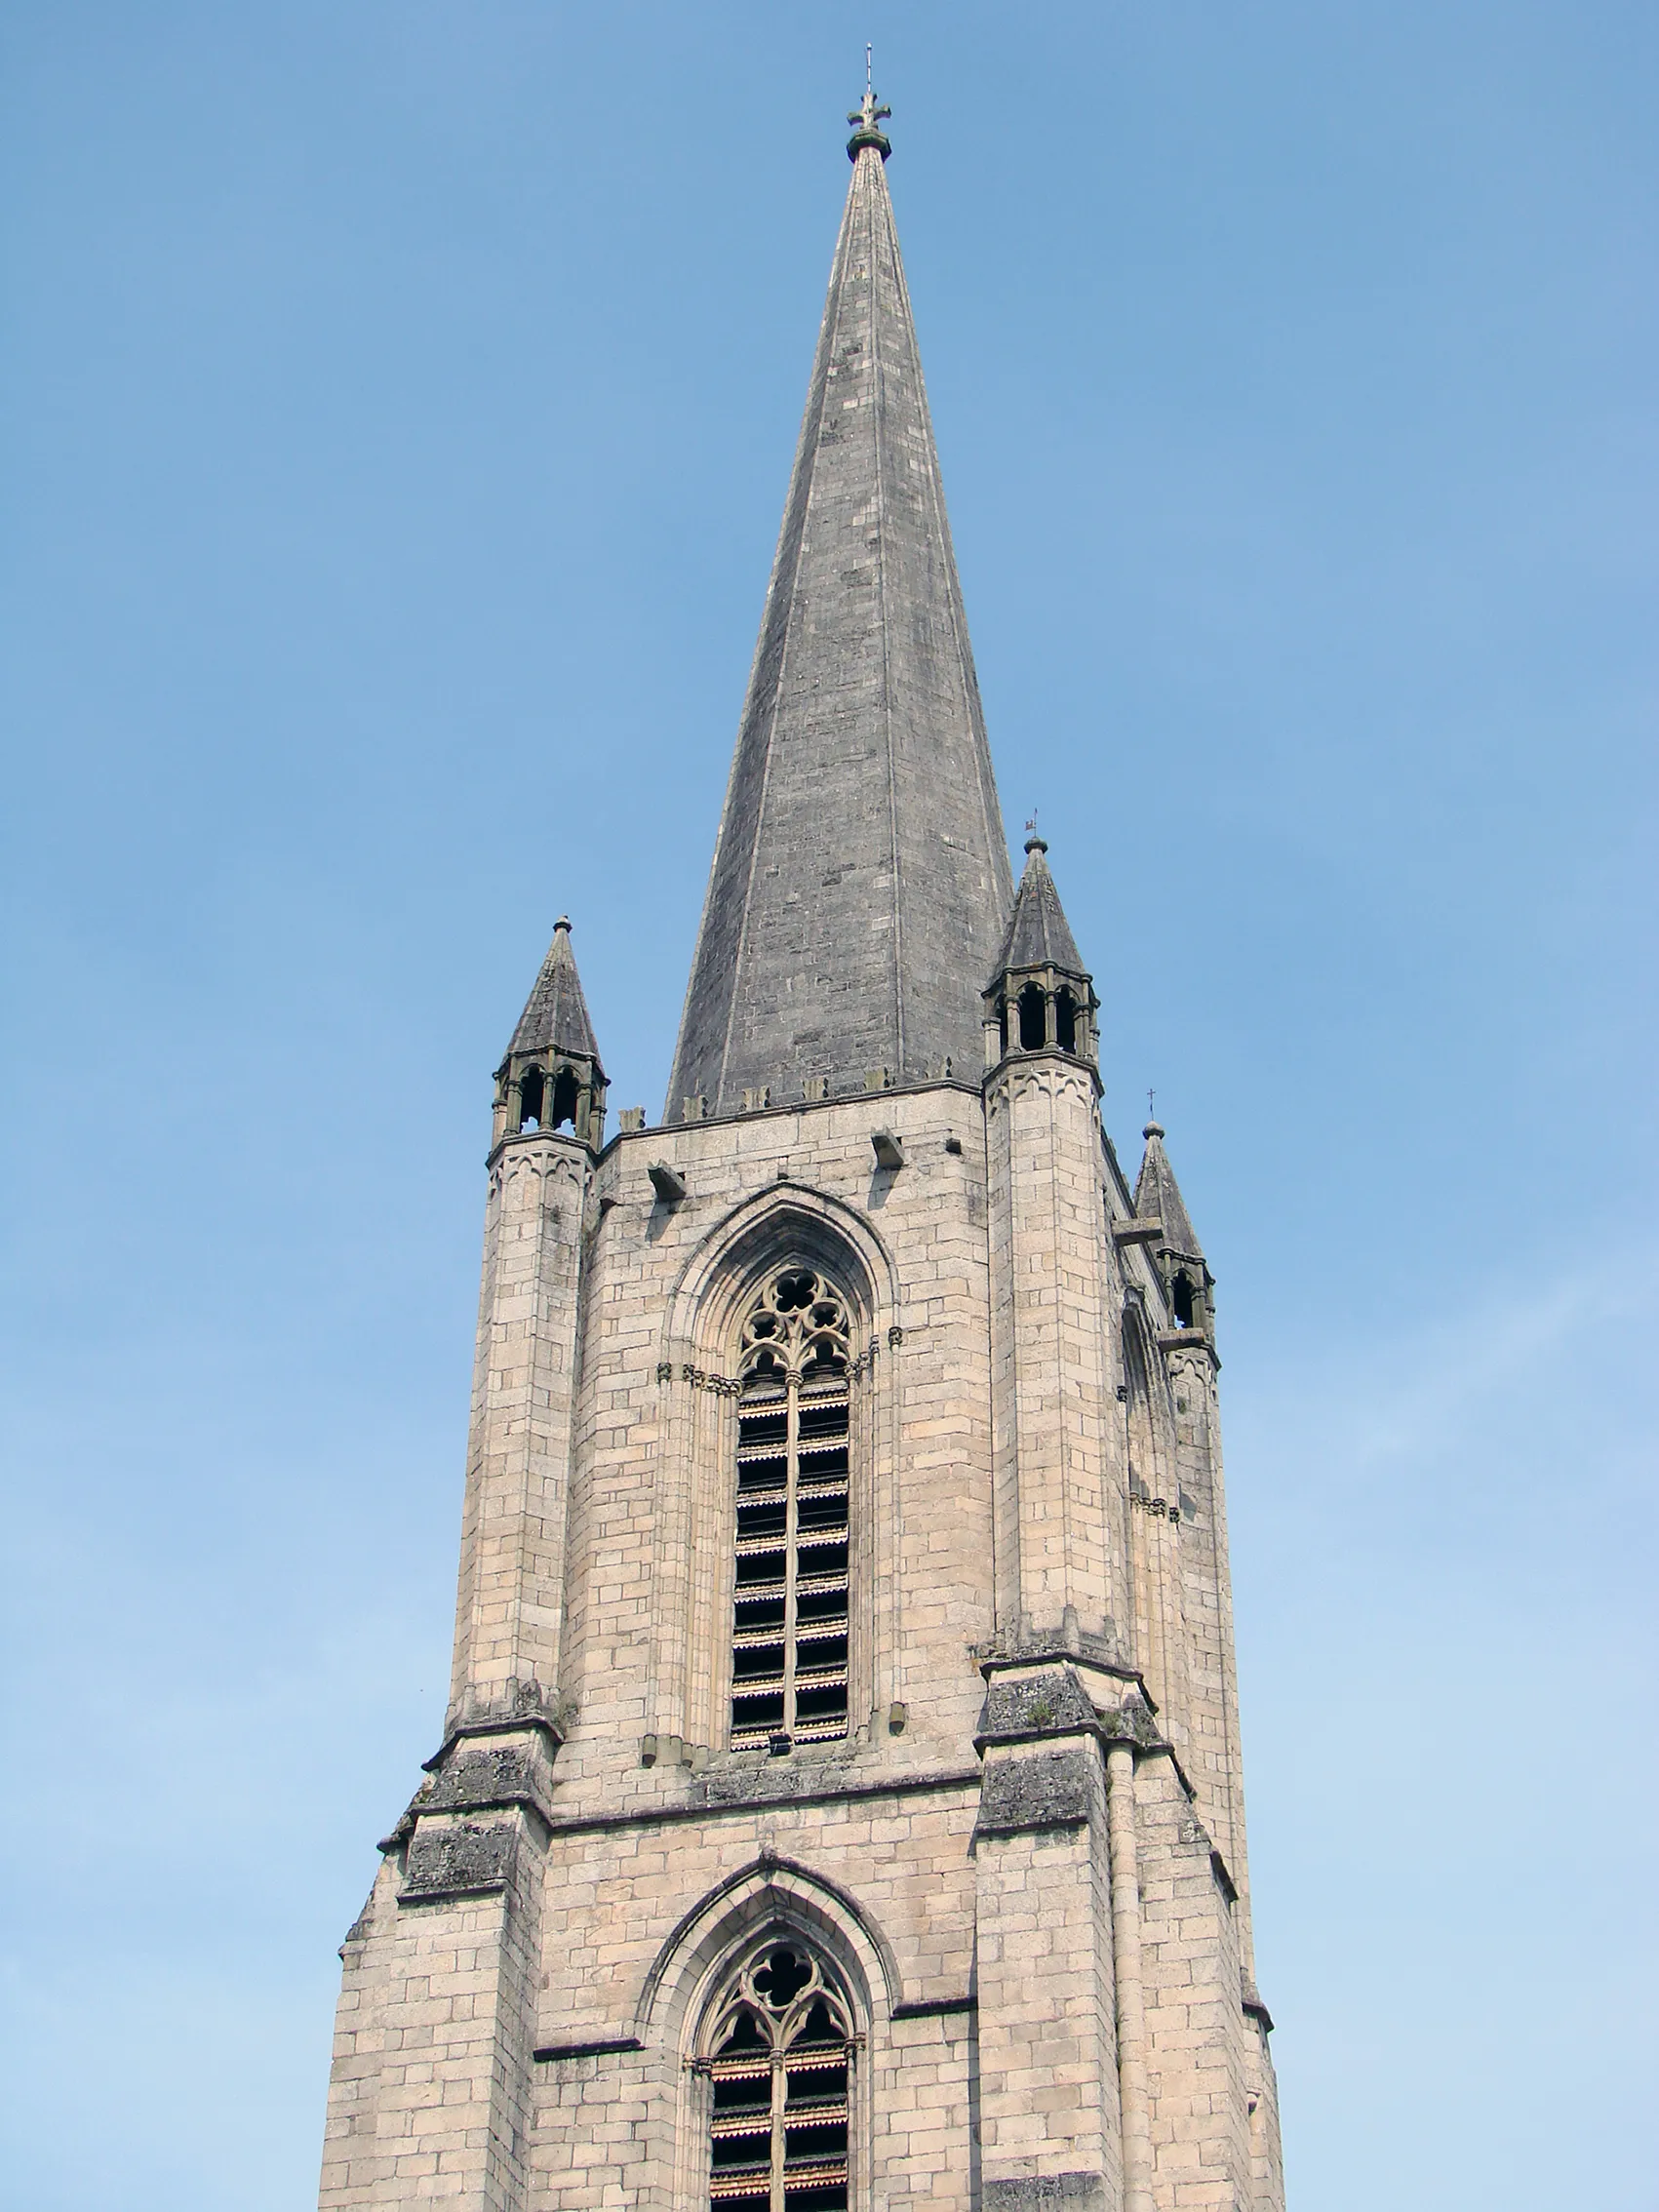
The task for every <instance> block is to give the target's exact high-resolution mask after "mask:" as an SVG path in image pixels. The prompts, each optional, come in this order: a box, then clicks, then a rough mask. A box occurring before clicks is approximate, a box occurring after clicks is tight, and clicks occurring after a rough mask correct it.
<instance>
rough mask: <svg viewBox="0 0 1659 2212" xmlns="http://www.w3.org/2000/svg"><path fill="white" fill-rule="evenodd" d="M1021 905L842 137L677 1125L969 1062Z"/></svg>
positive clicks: (880, 279)
mask: <svg viewBox="0 0 1659 2212" xmlns="http://www.w3.org/2000/svg"><path fill="white" fill-rule="evenodd" d="M1012 890H1013V883H1012V877H1011V874H1010V871H1009V868H1008V859H1007V843H1006V840H1005V838H1004V834H1003V824H1002V814H1001V811H1000V810H999V808H998V805H997V791H996V785H995V783H994V782H993V780H992V774H991V756H990V749H989V747H988V745H987V743H986V738H985V724H984V717H983V715H982V713H981V711H980V704H979V688H978V683H977V681H976V679H975V676H974V672H973V657H972V654H971V652H970V651H969V648H968V625H967V621H966V619H965V616H964V613H963V606H962V591H961V586H960V585H959V583H958V580H957V573H956V560H955V556H954V555H953V553H952V551H951V539H950V531H949V528H948V526H947V524H946V521H945V501H944V492H943V488H942V485H941V483H940V478H939V464H938V456H937V454H936V453H935V451H934V446H933V432H932V425H931V423H930V421H929V419H928V399H927V393H926V391H925V390H924V387H923V382H922V364H921V360H920V357H919V355H918V353H917V348H916V333H915V328H914V326H913V324H912V321H911V313H910V298H909V295H908V292H907V290H906V287H905V281H904V269H903V266H902V264H901V262H900V259H899V252H898V240H897V236H896V233H895V232H894V229H893V218H892V205H891V202H890V201H889V197H888V186H887V178H886V176H885V174H884V171H883V166H882V154H881V151H880V148H879V147H878V146H876V145H874V144H872V143H868V142H859V141H855V151H854V160H853V168H852V180H851V185H850V187H849V193H848V200H847V210H846V214H845V216H844V217H843V220H842V226H841V236H840V239H839V242H838V243H837V246H836V252H835V262H834V266H833V268H832V270H831V273H830V284H829V296H828V299H827V301H826V304H825V308H824V319H823V325H822V328H821V330H820V332H819V335H818V349H817V356H816V358H815V360H814V362H813V365H812V377H811V384H810V389H809V391H808V395H807V412H806V415H805V418H804V420H803V422H802V426H801V437H800V443H799V445H798V447H797V449H796V454H795V470H794V475H793V477H792V479H791V482H790V487H789V496H788V500H787V503H786V505H785V508H784V514H783V527H782V531H781V533H780V534H779V537H778V543H777V554H776V558H775V560H774V562H773V565H772V573H771V582H770V587H769V590H768V594H767V604H766V612H765V613H764V615H763V617H762V621H761V634H760V640H759V643H758V644H757V646H756V649H755V658H754V664H753V667H752V669H751V672H750V676H749V690H748V695H747V698H746V699H745V701H744V706H743V715H742V721H741V723H740V725H739V727H738V733H737V746H736V752H735V755H734V757H733V760H732V764H731V781H730V783H729V785H728V787H727V794H726V808H725V811H724V813H723V815H722V817H721V824H720V835H719V838H718V841H717V843H716V846H715V853H714V866H713V869H712V871H711V873H710V877H709V886H708V893H707V897H706V899H705V902H704V906H703V915H702V924H701V928H700V929H699V931H698V935H697V948H696V954H695V957H694V959H693V961H692V965H691V983H690V987H689V989H688V991H687V994H686V1007H685V1012H684V1014H683V1016H682V1019H681V1024H680V1041H679V1046H678V1048H677V1050H676V1053H675V1061H674V1073H673V1077H672V1079H671V1081H670V1085H669V1094H668V1114H669V1118H670V1119H678V1117H679V1114H680V1102H681V1100H682V1098H684V1097H686V1096H689V1095H694V1094H695V1093H697V1092H701V1093H703V1094H704V1095H705V1096H706V1097H707V1099H708V1101H709V1107H710V1110H711V1112H714V1113H731V1112H733V1111H735V1110H736V1109H737V1108H738V1107H739V1105H740V1103H741V1095H742V1092H743V1091H744V1090H745V1089H752V1088H755V1087H758V1086H762V1085H770V1086H773V1094H774V1096H777V1097H779V1098H790V1097H793V1098H799V1097H800V1096H801V1086H802V1083H803V1081H804V1080H805V1079H806V1078H808V1077H810V1076H823V1077H827V1078H828V1079H829V1082H830V1087H831V1089H832V1090H834V1089H839V1088H841V1087H843V1086H856V1085H858V1084H860V1083H861V1082H862V1080H863V1077H864V1075H865V1073H866V1071H867V1070H869V1069H872V1068H877V1067H885V1068H887V1069H888V1070H889V1072H890V1075H891V1077H892V1080H894V1081H895V1082H897V1081H917V1080H921V1079H924V1078H926V1077H928V1076H929V1075H934V1074H936V1073H937V1072H938V1070H939V1067H940V1064H941V1062H942V1061H943V1060H944V1058H945V1057H946V1055H947V1054H948V1055H950V1056H951V1057H952V1058H953V1060H954V1063H955V1066H956V1067H957V1069H958V1070H959V1071H962V1070H969V1071H972V1070H976V1069H977V1068H978V1066H979V1063H980V1057H981V1050H982V1046H981V1030H980V1018H981V1008H980V999H979V994H980V991H981V988H982V987H983V983H984V979H985V976H986V974H987V973H988V971H989V969H990V966H991V962H992V961H993V959H994V958H995V957H996V951H997V943H998V939H999V937H1000V935H1001V933H1002V925H1003V918H1004V916H1005V915H1006V914H1007V909H1008V900H1009V898H1010V896H1011V894H1012Z"/></svg>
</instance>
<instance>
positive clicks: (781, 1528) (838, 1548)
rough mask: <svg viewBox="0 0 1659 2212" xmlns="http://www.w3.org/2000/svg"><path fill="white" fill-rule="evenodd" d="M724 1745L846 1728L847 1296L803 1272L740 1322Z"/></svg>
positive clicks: (778, 1741)
mask: <svg viewBox="0 0 1659 2212" xmlns="http://www.w3.org/2000/svg"><path fill="white" fill-rule="evenodd" d="M739 1372H740V1384H739V1389H740V1396H739V1399H738V1403H737V1570H736V1576H735V1581H734V1585H733V1594H732V1605H731V1613H732V1620H731V1747H732V1749H733V1750H734V1751H751V1750H758V1749H760V1748H761V1747H763V1746H770V1747H771V1748H773V1749H775V1750H787V1749H788V1748H789V1745H790V1744H792V1743H815V1742H821V1741H824V1740H825V1739H827V1738H829V1737H833V1736H845V1735H846V1733H847V1630H848V1609H847V1600H848V1557H847V1544H848V1522H847V1507H848V1473H849V1470H848V1445H849V1424H850V1417H851V1395H850V1393H851V1372H850V1361H849V1351H848V1320H847V1305H846V1301H845V1300H844V1299H843V1297H842V1295H841V1293H840V1291H839V1290H837V1289H836V1288H835V1286H834V1285H833V1284H831V1283H829V1282H827V1281H826V1280H825V1278H824V1277H823V1276H821V1275H818V1274H816V1273H815V1272H814V1271H813V1270H812V1269H811V1268H809V1267H788V1268H784V1269H783V1270H781V1271H780V1272H779V1273H778V1274H776V1275H774V1276H773V1277H772V1278H771V1280H770V1282H769V1283H768V1284H767V1286H766V1288H765V1289H764V1290H763V1291H762V1293H761V1295H760V1297H759V1298H758V1299H757V1300H756V1302H755V1304H754V1306H753V1307H752V1308H751V1309H750V1313H749V1318H748V1320H747V1321H746V1322H745V1323H744V1324H743V1344H742V1355H741V1365H740V1370H739Z"/></svg>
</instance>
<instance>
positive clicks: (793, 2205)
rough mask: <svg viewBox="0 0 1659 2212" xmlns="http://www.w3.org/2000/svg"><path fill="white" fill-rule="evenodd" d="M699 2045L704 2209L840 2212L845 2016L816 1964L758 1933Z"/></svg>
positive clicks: (843, 2004) (798, 1946)
mask: <svg viewBox="0 0 1659 2212" xmlns="http://www.w3.org/2000/svg"><path fill="white" fill-rule="evenodd" d="M704 2048H705V2050H706V2051H707V2052H708V2054H709V2055H708V2056H707V2057H706V2058H705V2059H704V2060H702V2061H701V2062H700V2065H701V2070H702V2071H705V2072H706V2073H707V2074H708V2075H709V2076H710V2080H711V2097H710V2118H709V2203H710V2207H711V2212H714V2208H717V2207H725V2208H729V2212H847V2203H848V2184H849V2135H848V2128H849V2092H850V2087H851V2079H850V2076H851V2063H852V2055H853V2034H852V2013H851V2007H850V2006H849V2003H848V2001H847V1998H846V1996H845V1995H843V1993H842V1991H841V1989H840V1987H839V1985H838V1984H837V1983H836V1981H835V1979H834V1978H833V1977H832V1976H831V1975H830V1974H829V1973H828V1972H827V1971H826V1970H825V1968H824V1966H823V1964H822V1962H821V1961H820V1960H819V1959H818V1958H816V1957H815V1956H814V1955H812V1953H811V1952H810V1950H809V1949H808V1948H807V1947H806V1946H805V1945H804V1944H802V1943H800V1942H798V1941H797V1940H796V1939H795V1938H793V1937H788V1938H783V1937H780V1936H778V1935H777V1934H776V1933H775V1932H774V1933H772V1934H771V1935H770V1936H768V1937H767V1938H766V1939H765V1941H763V1942H762V1943H760V1944H757V1945H756V1946H755V1948H754V1949H753V1950H752V1951H751V1952H750V1953H749V1955H747V1956H746V1957H745V1959H744V1960H743V1962H742V1963H741V1965H740V1966H739V1967H738V1969H737V1970H736V1972H735V1973H734V1974H733V1975H732V1976H731V1981H730V1982H729V1983H728V1985H727V1988H726V1991H725V1994H724V1995H723V1996H722V1997H721V1998H720V2000H719V2001H718V2003H717V2004H716V2006H715V2008H714V2011H713V2014H712V2016H711V2021H710V2032H709V2034H708V2036H707V2039H706V2041H705V2044H704Z"/></svg>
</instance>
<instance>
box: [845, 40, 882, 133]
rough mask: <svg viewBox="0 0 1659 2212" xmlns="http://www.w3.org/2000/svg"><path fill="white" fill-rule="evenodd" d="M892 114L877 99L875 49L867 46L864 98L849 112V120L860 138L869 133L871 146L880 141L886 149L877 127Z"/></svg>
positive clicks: (865, 49) (865, 50)
mask: <svg viewBox="0 0 1659 2212" xmlns="http://www.w3.org/2000/svg"><path fill="white" fill-rule="evenodd" d="M891 113H892V109H891V108H890V107H889V106H888V105H887V104H886V102H885V101H881V100H878V99H877V98H876V60H875V49H874V47H873V46H870V45H866V46H865V48H864V97H863V99H861V100H860V101H859V102H858V105H857V106H856V107H853V108H849V110H848V114H847V120H848V121H849V123H856V124H857V126H858V137H862V136H864V134H866V133H867V134H868V142H869V143H870V144H872V145H874V144H876V143H877V142H878V141H880V142H881V143H882V145H883V146H884V147H885V144H886V141H885V140H884V139H883V138H882V134H881V132H880V130H879V129H878V128H877V126H878V125H879V124H882V123H885V122H886V121H887V120H888V118H889V116H890V115H891ZM857 143H858V138H857V137H855V138H854V139H853V144H854V145H856V144H857Z"/></svg>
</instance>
